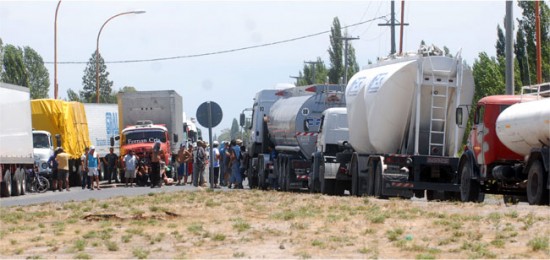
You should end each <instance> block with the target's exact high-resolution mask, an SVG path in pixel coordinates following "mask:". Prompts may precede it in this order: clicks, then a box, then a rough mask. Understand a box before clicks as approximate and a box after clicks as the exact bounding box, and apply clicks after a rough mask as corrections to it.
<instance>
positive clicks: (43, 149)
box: [32, 130, 60, 176]
mask: <svg viewBox="0 0 550 260" xmlns="http://www.w3.org/2000/svg"><path fill="white" fill-rule="evenodd" d="M32 139H33V148H34V149H33V153H34V160H35V162H36V166H37V168H38V172H39V173H40V174H42V175H46V176H50V174H51V172H52V169H51V168H50V165H49V164H48V160H49V159H50V157H51V156H52V155H53V154H54V149H55V143H54V138H53V136H52V134H51V133H50V132H48V131H43V130H33V131H32ZM56 140H57V139H56ZM59 145H60V144H59ZM59 145H58V146H59Z"/></svg>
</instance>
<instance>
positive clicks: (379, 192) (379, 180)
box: [374, 163, 386, 199]
mask: <svg viewBox="0 0 550 260" xmlns="http://www.w3.org/2000/svg"><path fill="white" fill-rule="evenodd" d="M383 190H384V180H383V176H382V164H381V163H378V164H377V165H376V170H375V171H374V196H375V197H377V198H379V199H385V198H386V196H384V195H383V194H384V191H383Z"/></svg>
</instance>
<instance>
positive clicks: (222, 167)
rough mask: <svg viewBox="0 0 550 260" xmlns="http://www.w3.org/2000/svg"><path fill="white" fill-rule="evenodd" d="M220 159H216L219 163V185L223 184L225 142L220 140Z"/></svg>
mask: <svg viewBox="0 0 550 260" xmlns="http://www.w3.org/2000/svg"><path fill="white" fill-rule="evenodd" d="M219 152H220V159H219V161H218V163H219V165H220V186H225V185H226V184H225V163H224V162H225V142H223V141H222V145H221V146H220V148H219Z"/></svg>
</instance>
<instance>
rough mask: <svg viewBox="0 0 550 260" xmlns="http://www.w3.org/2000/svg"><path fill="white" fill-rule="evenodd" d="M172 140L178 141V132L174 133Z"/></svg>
mask: <svg viewBox="0 0 550 260" xmlns="http://www.w3.org/2000/svg"><path fill="white" fill-rule="evenodd" d="M173 140H174V143H177V142H178V134H174V138H173Z"/></svg>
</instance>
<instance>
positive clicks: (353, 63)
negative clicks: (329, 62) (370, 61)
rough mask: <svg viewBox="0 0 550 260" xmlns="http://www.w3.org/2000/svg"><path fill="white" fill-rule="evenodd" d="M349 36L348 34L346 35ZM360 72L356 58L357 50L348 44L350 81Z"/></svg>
mask: <svg viewBox="0 0 550 260" xmlns="http://www.w3.org/2000/svg"><path fill="white" fill-rule="evenodd" d="M346 34H347V33H346ZM358 71H359V64H358V63H357V58H356V57H355V48H353V46H352V45H351V43H349V42H348V80H349V79H350V78H351V77H352V76H353V75H355V73H357V72H358Z"/></svg>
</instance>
